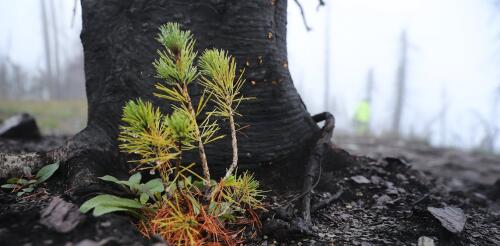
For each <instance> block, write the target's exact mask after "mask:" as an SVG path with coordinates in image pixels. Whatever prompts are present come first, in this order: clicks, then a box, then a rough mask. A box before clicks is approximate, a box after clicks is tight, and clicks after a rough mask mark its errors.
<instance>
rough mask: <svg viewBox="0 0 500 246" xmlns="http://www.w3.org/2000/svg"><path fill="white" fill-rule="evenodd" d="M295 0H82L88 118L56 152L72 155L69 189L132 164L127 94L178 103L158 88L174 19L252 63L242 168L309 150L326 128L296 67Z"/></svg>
mask: <svg viewBox="0 0 500 246" xmlns="http://www.w3.org/2000/svg"><path fill="white" fill-rule="evenodd" d="M286 8H287V1H286V0H252V1H236V0H227V1H224V0H223V1H206V0H185V1H146V0H135V1H132V0H107V1H101V0H83V1H82V13H83V30H82V33H81V39H82V43H83V47H84V55H85V75H86V90H87V98H88V126H87V127H86V129H84V130H83V131H82V132H80V133H79V134H77V135H76V136H75V137H74V138H73V139H71V140H70V141H69V142H68V143H67V145H66V146H65V147H64V148H62V149H59V150H57V151H55V152H53V153H52V156H53V158H54V159H64V160H67V161H68V165H66V166H67V170H66V171H67V175H69V176H70V177H69V178H70V180H72V182H73V183H72V185H71V186H70V187H68V188H70V189H74V188H76V187H78V186H82V185H85V188H86V189H89V188H91V187H89V186H88V183H89V182H90V183H92V180H94V179H95V177H96V175H102V174H106V173H116V171H117V170H118V169H120V168H125V165H122V164H123V162H124V160H125V156H123V155H122V154H120V153H119V151H118V148H117V144H118V143H117V136H118V131H119V125H120V124H121V122H120V118H121V114H122V107H123V105H124V103H125V102H126V101H128V100H130V99H133V98H138V97H141V98H142V99H144V100H148V101H152V102H153V103H154V104H156V105H157V106H161V107H162V109H163V110H164V111H169V110H170V105H169V104H168V102H165V101H163V100H159V99H158V98H156V97H154V96H153V92H154V84H155V83H156V82H159V79H157V78H155V72H154V69H153V66H152V62H153V61H154V59H155V58H156V57H157V54H156V49H158V48H160V45H159V44H158V42H157V41H156V40H155V37H156V35H157V32H158V27H159V26H160V25H162V24H164V23H166V22H178V23H180V24H181V26H182V27H183V28H185V29H189V30H192V32H193V34H194V37H195V38H196V39H197V43H196V48H197V49H198V50H202V49H205V48H211V47H216V48H220V49H224V50H227V51H229V53H230V54H231V55H233V56H235V57H236V59H237V63H238V65H239V69H244V70H245V78H246V81H247V82H246V84H245V86H244V87H243V89H242V93H243V94H244V95H245V96H248V97H255V98H256V99H255V100H252V101H248V102H244V103H242V104H241V106H240V108H239V111H240V113H241V114H243V115H244V117H242V118H239V119H238V118H237V119H236V120H237V121H238V122H239V124H240V126H248V127H247V128H245V129H244V130H242V131H241V132H240V133H239V138H240V141H239V155H240V167H241V168H245V169H246V168H255V167H257V166H259V165H267V164H279V163H283V162H284V161H285V160H287V159H289V157H290V155H291V154H294V153H297V152H302V150H304V149H306V150H308V149H309V147H307V148H305V146H304V144H305V143H308V142H310V140H311V139H312V138H313V136H314V135H315V134H316V133H317V132H318V131H319V128H318V127H317V125H316V124H315V122H314V121H313V120H312V118H311V116H310V115H309V113H308V112H307V110H306V108H305V106H304V104H303V102H302V100H301V98H300V96H299V95H298V93H297V91H296V90H295V88H294V86H293V83H292V79H291V77H290V73H289V70H288V62H287V49H286V17H287V11H286ZM192 92H193V97H194V98H195V100H196V98H198V97H199V96H200V92H201V91H200V88H198V87H197V86H196V85H194V86H193V88H192ZM229 140H230V139H229V138H226V139H224V140H222V141H220V142H217V143H215V144H212V145H209V146H208V148H207V152H208V159H209V160H208V161H209V164H210V165H211V168H212V169H215V170H214V172H215V173H217V172H220V171H222V170H224V168H227V165H228V164H229V163H230V161H231V151H230V141H229ZM305 153H307V151H305ZM193 157H194V156H191V158H193ZM188 158H189V157H188ZM306 158H307V157H306V156H304V160H306ZM294 159H295V158H294ZM287 162H288V161H287ZM125 169H128V168H125ZM217 170H218V171H217ZM300 171H302V170H300ZM76 177H77V178H76Z"/></svg>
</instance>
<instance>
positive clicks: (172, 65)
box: [81, 23, 264, 245]
mask: <svg viewBox="0 0 500 246" xmlns="http://www.w3.org/2000/svg"><path fill="white" fill-rule="evenodd" d="M157 40H158V41H159V42H160V43H161V44H162V49H161V50H159V51H158V59H157V60H156V61H155V62H154V63H153V66H154V67H155V69H156V72H157V77H158V78H159V79H161V80H162V82H161V83H157V84H156V85H155V88H156V89H157V92H156V93H155V94H154V95H155V96H157V97H159V98H162V99H165V100H166V101H167V103H169V104H170V105H171V109H172V113H171V114H169V115H165V114H163V113H162V112H161V111H160V109H159V108H155V107H154V106H153V105H152V104H151V103H150V102H144V101H142V100H141V99H136V100H131V101H129V102H128V103H126V105H125V106H124V109H123V117H122V120H123V122H124V125H123V126H121V127H120V135H119V140H120V142H121V144H120V146H119V147H120V149H121V150H122V151H124V152H126V153H129V154H131V155H133V156H135V157H136V158H135V159H134V160H132V162H135V163H137V164H138V165H137V168H134V169H133V170H132V171H133V172H137V173H136V174H134V175H132V176H131V177H130V178H129V180H127V181H120V180H118V179H116V178H114V177H112V176H104V177H101V179H103V180H106V181H110V182H113V183H116V184H118V185H121V186H122V187H124V188H126V189H127V190H128V191H129V192H130V193H131V194H133V195H135V196H136V197H137V198H121V197H117V196H113V195H108V194H103V195H99V196H97V197H94V198H92V199H90V200H89V201H87V202H86V203H84V204H83V205H82V207H81V210H82V211H83V212H87V211H90V210H91V209H94V215H96V216H98V215H102V214H105V213H109V212H114V211H125V212H129V213H131V214H133V215H135V216H137V217H138V218H140V220H139V223H138V228H139V229H140V231H141V232H142V233H143V234H144V235H145V236H148V237H149V236H150V235H153V234H158V235H161V236H162V237H163V238H164V239H165V240H166V241H167V242H168V243H169V244H174V245H198V244H200V243H209V242H213V243H219V242H220V241H223V242H224V243H225V244H228V245H235V244H236V243H237V242H238V237H237V234H238V233H236V232H234V231H232V230H229V229H227V228H226V224H227V223H228V222H231V224H233V225H241V226H243V225H246V224H249V223H251V224H253V225H255V224H257V225H258V224H259V223H258V218H257V216H256V215H255V212H254V211H255V210H257V209H263V205H262V199H263V197H264V196H263V194H262V191H261V190H260V184H259V182H258V181H257V180H255V179H254V177H253V175H252V174H250V173H247V172H246V173H244V174H243V175H237V174H236V170H237V165H238V143H237V136H236V132H237V123H236V121H235V117H236V116H241V115H240V114H239V113H238V111H237V109H238V106H239V105H240V103H241V102H242V101H244V100H247V99H249V98H245V97H243V96H242V95H241V93H240V90H241V88H242V86H243V84H244V80H243V79H242V73H241V74H240V75H236V71H237V68H236V62H235V59H234V58H232V57H231V56H230V55H229V54H228V53H227V52H225V51H223V50H217V49H210V50H205V51H204V52H203V53H202V55H201V56H200V57H198V54H197V52H196V51H195V49H194V46H195V40H194V38H193V36H192V35H191V33H190V32H189V31H183V30H181V29H180V26H179V25H178V24H175V23H167V24H166V25H163V26H162V27H160V33H159V35H158V37H157ZM197 59H198V61H197V64H195V61H196V60H197ZM194 83H198V84H199V85H200V86H201V87H202V88H203V93H202V96H201V97H200V98H199V99H198V100H197V101H194V100H193V99H192V98H191V95H190V91H189V90H190V88H191V86H192V85H193V84H194ZM208 105H210V106H208ZM218 120H225V121H227V122H228V124H229V129H230V133H231V146H232V161H231V163H229V165H228V169H227V171H226V174H225V175H224V177H223V178H222V179H221V180H220V181H219V182H216V181H214V180H212V179H211V176H210V169H209V162H208V158H207V154H206V152H205V145H207V144H210V143H212V142H214V141H216V140H219V139H221V138H223V137H224V136H223V135H220V134H219V133H218V132H219V130H220V126H219V124H218ZM193 149H197V151H198V155H199V162H200V164H201V167H202V171H203V173H202V175H198V174H197V173H195V172H194V171H193V170H192V167H193V166H194V165H196V164H195V163H184V160H183V158H182V157H183V153H184V152H185V151H189V150H193ZM143 170H149V171H150V173H158V174H159V176H160V178H159V179H153V180H151V181H149V182H147V183H145V184H142V183H140V180H141V176H140V174H139V172H141V171H143ZM151 182H153V183H154V185H152V184H151ZM160 186H161V187H160ZM247 217H251V218H250V219H248V218H247ZM255 222H256V223H255ZM236 231H241V230H236Z"/></svg>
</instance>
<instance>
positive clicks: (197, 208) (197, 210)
mask: <svg viewBox="0 0 500 246" xmlns="http://www.w3.org/2000/svg"><path fill="white" fill-rule="evenodd" d="M187 197H188V198H189V200H190V201H191V204H192V205H193V212H194V214H195V215H198V214H200V208H201V205H200V203H199V202H198V201H196V199H194V197H192V196H189V195H188V196H187Z"/></svg>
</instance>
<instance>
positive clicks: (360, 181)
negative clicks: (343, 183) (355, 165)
mask: <svg viewBox="0 0 500 246" xmlns="http://www.w3.org/2000/svg"><path fill="white" fill-rule="evenodd" d="M351 180H352V181H354V182H356V183H357V184H370V183H371V182H370V180H369V179H367V178H366V177H365V176H363V175H356V176H352V177H351Z"/></svg>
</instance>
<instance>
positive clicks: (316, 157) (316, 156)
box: [302, 112, 335, 225]
mask: <svg viewBox="0 0 500 246" xmlns="http://www.w3.org/2000/svg"><path fill="white" fill-rule="evenodd" d="M313 119H314V121H316V123H319V122H321V121H325V125H324V126H323V128H322V129H321V135H320V136H319V138H318V141H317V142H316V144H315V145H314V148H313V149H312V151H311V154H310V155H309V160H308V163H307V166H306V172H305V177H304V184H303V186H302V194H304V197H303V198H302V218H303V219H304V222H305V223H306V224H308V225H309V224H311V192H312V190H313V189H314V188H315V187H316V185H318V183H319V179H320V178H321V163H322V160H323V159H324V158H323V157H324V155H325V152H326V149H327V148H328V147H329V144H330V143H331V139H332V135H333V129H334V128H335V118H334V117H333V115H332V114H330V113H328V112H324V113H321V114H317V115H315V116H313ZM315 176H317V179H316V182H314V183H313V179H314V177H315Z"/></svg>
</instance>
